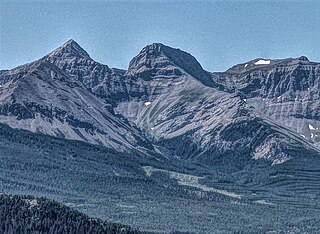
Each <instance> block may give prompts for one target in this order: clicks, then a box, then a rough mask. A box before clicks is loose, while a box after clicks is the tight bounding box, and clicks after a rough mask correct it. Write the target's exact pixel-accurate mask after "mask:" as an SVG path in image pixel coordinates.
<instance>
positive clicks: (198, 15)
mask: <svg viewBox="0 0 320 234" xmlns="http://www.w3.org/2000/svg"><path fill="white" fill-rule="evenodd" d="M0 17H1V18H0V69H9V68H13V67H15V66H17V65H20V64H23V63H27V62H30V61H33V60H36V59H38V58H40V57H42V56H43V55H45V54H47V53H48V52H50V51H51V50H53V49H55V48H56V47H58V46H59V45H61V44H62V43H64V42H65V41H67V40H68V39H70V38H73V39H75V40H76V41H77V42H78V43H79V44H80V45H81V46H82V47H83V48H84V49H85V50H86V51H87V52H88V53H89V54H90V55H91V57H92V58H94V59H95V60H97V61H99V62H101V63H104V64H107V65H109V66H110V67H117V68H124V69H126V68H127V67H128V63H129V61H130V59H131V58H132V57H133V56H135V55H136V54H137V53H139V51H140V50H141V49H142V48H143V47H144V46H146V45H148V44H151V43H153V42H161V43H163V44H166V45H168V46H171V47H178V48H180V49H182V50H185V51H187V52H189V53H191V54H192V55H194V56H195V57H196V58H197V59H198V61H199V62H200V63H201V64H202V66H203V67H204V68H205V69H206V70H208V71H224V70H226V69H227V68H228V67H230V66H232V65H234V64H237V63H241V62H245V61H247V60H251V59H254V58H257V57H262V58H286V57H298V56H301V55H306V56H307V57H308V58H309V59H310V60H313V61H320V1H318V0H314V1H306V0H303V1H292V0H291V1H290V0H287V1H282V0H274V1H267V0H266V1H262V0H256V1H253V0H237V1H236V0H234V1H231V0H221V1H199V0H198V1H181V0H180V1H163V0H158V1H133V0H131V1H129V0H128V1H102V0H100V1H93V0H91V1H90V0H87V1H52V0H51V1H44V0H42V1H41V0H34V1H15V0H8V1H4V0H0Z"/></svg>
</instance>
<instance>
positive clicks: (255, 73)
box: [0, 40, 320, 233]
mask: <svg viewBox="0 0 320 234" xmlns="http://www.w3.org/2000/svg"><path fill="white" fill-rule="evenodd" d="M318 72H319V63H314V62H310V61H309V60H308V59H307V58H306V57H300V58H296V59H292V58H291V59H279V60H267V59H263V58H258V59H255V60H252V61H249V62H247V63H244V64H239V65H236V66H234V67H232V68H230V69H228V70H227V71H225V72H214V73H212V72H208V71H206V70H204V69H203V68H202V67H201V65H200V63H199V62H198V61H197V60H196V59H195V58H194V57H193V56H192V55H191V54H189V53H187V52H184V51H182V50H180V49H174V48H170V47H169V46H166V45H163V44H160V43H154V44H151V45H148V46H146V47H145V48H143V49H142V50H141V51H140V52H139V53H138V55H137V56H135V57H134V58H133V59H132V60H131V62H130V63H129V66H128V69H127V70H122V69H116V68H109V67H108V66H107V65H104V64H101V63H99V62H97V61H94V60H93V59H92V58H91V57H90V55H89V54H88V53H87V52H86V51H85V50H84V49H83V48H82V47H81V46H80V45H79V44H78V43H77V42H75V41H74V40H69V41H67V42H66V43H64V44H63V45H61V46H60V47H58V48H57V49H55V50H54V51H52V52H51V53H49V54H48V55H46V56H44V57H42V58H40V59H39V60H37V61H34V62H31V63H29V64H25V65H22V66H19V67H17V68H14V69H12V70H5V71H1V72H0V100H1V102H0V149H1V150H0V168H1V170H0V171H1V173H0V182H1V183H0V185H1V188H2V189H3V190H4V191H5V192H8V193H11V194H33V195H35V196H38V197H39V196H46V197H49V198H51V199H56V200H58V201H59V202H61V203H63V204H67V205H68V206H71V207H75V208H77V209H79V210H80V211H83V212H85V213H86V214H89V215H91V216H95V217H99V218H102V219H107V220H111V221H115V222H121V223H124V224H128V225H131V226H134V227H139V228H141V230H146V231H160V232H170V231H173V230H179V231H185V232H196V233H198V232H202V233H214V232H220V233H226V232H240V233H241V232H244V233H256V232H257V227H258V226H259V228H260V229H259V232H262V233H263V232H268V231H270V232H275V233H280V232H281V231H284V232H293V233H295V232H296V233H299V232H307V233H316V232H317V230H318V229H317V225H316V223H317V222H319V218H318V217H319V215H318V210H319V207H320V203H319V201H318V199H317V197H318V195H319V191H320V184H319V178H320V167H319V165H320V164H319V160H320V149H319V148H317V145H316V144H315V143H316V142H317V138H318V130H319V129H318V125H317V124H318V122H317V121H318V114H319V113H318V112H319V106H318V104H319V90H320V89H319V88H320V87H318V86H319V82H318V78H319V74H318ZM305 95H307V96H308V99H306V98H305ZM295 123H299V124H300V125H297V124H295ZM301 129H302V130H301ZM308 131H309V132H308ZM307 134H309V135H307ZM302 135H303V136H302ZM35 159H36V160H35ZM199 210H201V212H199ZM107 211H108V212H107ZM301 214H305V215H304V216H303V217H302V216H301ZM226 220H231V221H233V222H227V221H226ZM275 220H277V221H275ZM239 222H240V223H239ZM247 222H248V223H251V224H254V225H252V226H250V227H249V226H243V225H242V223H247ZM240 224H241V225H240Z"/></svg>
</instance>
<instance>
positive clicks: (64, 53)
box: [46, 39, 91, 59]
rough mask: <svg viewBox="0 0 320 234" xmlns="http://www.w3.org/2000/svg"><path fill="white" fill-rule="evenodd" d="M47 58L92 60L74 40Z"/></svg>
mask: <svg viewBox="0 0 320 234" xmlns="http://www.w3.org/2000/svg"><path fill="white" fill-rule="evenodd" d="M46 57H80V58H85V59H91V58H90V55H89V54H88V53H87V52H86V51H85V50H84V49H83V48H82V47H81V46H80V45H79V44H78V43H77V42H76V41H75V40H73V39H70V40H68V41H67V42H65V43H64V44H63V45H61V46H60V47H58V48H57V49H55V50H54V51H52V52H51V53H50V54H48V55H47V56H46Z"/></svg>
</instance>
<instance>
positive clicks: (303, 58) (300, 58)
mask: <svg viewBox="0 0 320 234" xmlns="http://www.w3.org/2000/svg"><path fill="white" fill-rule="evenodd" d="M298 59H299V60H302V61H308V62H309V59H308V58H307V57H306V56H300V57H299V58H298Z"/></svg>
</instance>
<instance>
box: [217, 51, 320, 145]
mask: <svg viewBox="0 0 320 234" xmlns="http://www.w3.org/2000/svg"><path fill="white" fill-rule="evenodd" d="M255 63H256V60H254V61H251V62H248V63H246V64H239V65H236V66H234V67H232V68H230V69H229V70H227V71H226V72H224V73H213V74H212V76H213V79H214V80H216V81H217V82H219V83H221V84H223V85H224V86H226V87H227V88H228V90H229V91H230V92H235V93H238V94H240V95H241V96H242V97H243V98H245V99H246V101H247V103H248V104H249V105H251V106H253V107H255V108H256V109H257V110H259V111H260V112H261V113H263V114H265V115H266V116H267V117H270V118H272V119H273V120H274V121H276V122H277V123H279V124H281V125H285V126H287V127H288V128H290V129H291V130H293V131H295V132H297V133H298V134H300V135H301V136H302V137H304V138H306V139H308V140H310V141H311V142H313V143H315V144H317V143H318V142H319V141H320V131H319V128H320V65H319V63H315V62H310V61H309V60H308V59H307V58H306V57H305V56H302V57H299V58H295V59H283V60H271V61H270V63H269V64H261V65H255ZM309 125H311V126H313V127H312V128H309Z"/></svg>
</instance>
